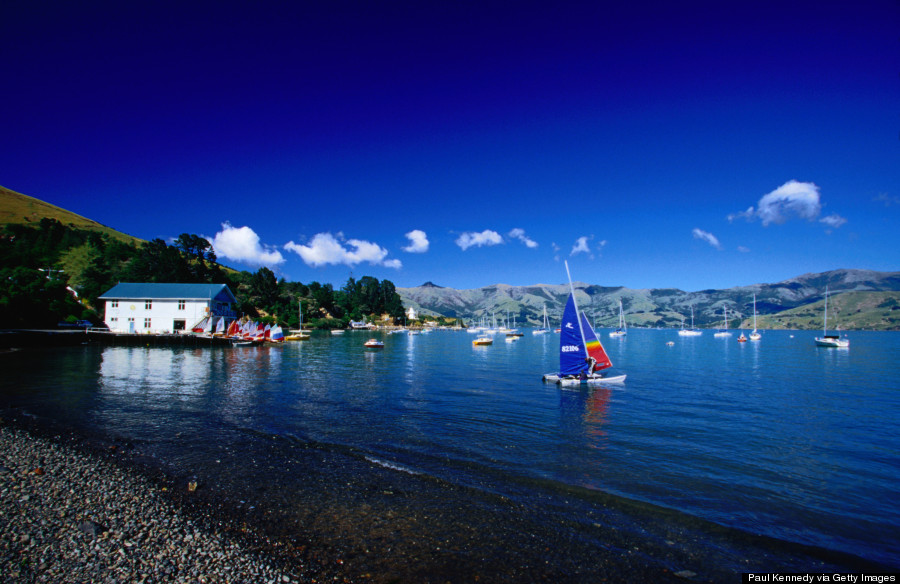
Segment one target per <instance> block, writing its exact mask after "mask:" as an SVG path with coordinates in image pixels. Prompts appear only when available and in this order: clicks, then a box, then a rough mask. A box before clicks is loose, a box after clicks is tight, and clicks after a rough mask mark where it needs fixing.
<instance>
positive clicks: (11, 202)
mask: <svg viewBox="0 0 900 584" xmlns="http://www.w3.org/2000/svg"><path fill="white" fill-rule="evenodd" d="M44 217H47V218H50V219H56V220H57V221H59V222H60V223H62V224H63V225H71V226H73V227H77V228H78V229H86V230H89V231H99V232H100V233H105V234H107V235H109V236H110V237H112V238H113V239H117V240H119V241H122V242H124V243H130V244H133V245H140V244H142V243H144V240H142V239H138V238H136V237H132V236H130V235H126V234H124V233H122V232H120V231H116V230H115V229H112V228H110V227H107V226H105V225H101V224H100V223H97V222H96V221H92V220H90V219H87V218H85V217H82V216H81V215H76V214H75V213H72V212H71V211H66V210H65V209H62V208H60V207H57V206H56V205H51V204H50V203H45V202H44V201H41V200H39V199H35V198H34V197H29V196H28V195H23V194H22V193H17V192H16V191H12V190H10V189H7V188H5V187H2V186H0V224H7V223H21V224H25V225H29V224H37V223H39V222H40V220H41V219H42V218H44Z"/></svg>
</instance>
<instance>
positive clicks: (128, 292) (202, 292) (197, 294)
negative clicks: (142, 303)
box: [100, 283, 237, 302]
mask: <svg viewBox="0 0 900 584" xmlns="http://www.w3.org/2000/svg"><path fill="white" fill-rule="evenodd" d="M122 298H129V299H131V298H133V299H138V300H143V299H147V300H151V299H154V298H171V299H177V300H209V299H212V300H218V301H219V302H236V301H237V300H236V299H235V297H234V294H232V293H231V290H229V289H228V286H227V285H225V284H137V283H122V284H116V285H115V286H113V287H112V288H110V289H109V290H108V291H107V292H106V293H105V294H103V295H102V296H100V299H101V300H118V299H122Z"/></svg>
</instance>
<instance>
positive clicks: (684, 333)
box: [678, 306, 703, 337]
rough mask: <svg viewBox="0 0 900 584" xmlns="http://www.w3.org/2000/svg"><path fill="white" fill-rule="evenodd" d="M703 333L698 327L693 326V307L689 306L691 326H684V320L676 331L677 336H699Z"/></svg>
mask: <svg viewBox="0 0 900 584" xmlns="http://www.w3.org/2000/svg"><path fill="white" fill-rule="evenodd" d="M702 334H703V331H701V330H700V329H696V328H694V307H693V306H691V328H689V329H686V328H684V321H682V323H681V330H680V331H678V336H681V337H699V336H700V335H702Z"/></svg>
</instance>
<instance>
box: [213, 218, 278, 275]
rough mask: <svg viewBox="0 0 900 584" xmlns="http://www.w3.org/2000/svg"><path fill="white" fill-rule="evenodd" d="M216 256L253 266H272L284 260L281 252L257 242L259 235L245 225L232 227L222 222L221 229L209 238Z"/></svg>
mask: <svg viewBox="0 0 900 584" xmlns="http://www.w3.org/2000/svg"><path fill="white" fill-rule="evenodd" d="M210 243H211V244H212V246H213V249H214V250H215V251H216V256H218V257H220V258H226V259H229V260H232V261H236V262H242V263H245V264H251V265H255V266H272V265H277V264H280V263H283V262H284V257H282V255H281V252H279V251H278V250H276V249H271V248H267V247H266V246H263V245H262V244H260V243H259V236H258V235H257V234H256V232H255V231H253V230H252V229H250V228H249V227H247V226H244V227H232V226H231V224H230V223H228V222H227V221H226V222H225V223H222V231H220V232H218V233H216V234H215V235H214V236H213V238H212V239H211V240H210Z"/></svg>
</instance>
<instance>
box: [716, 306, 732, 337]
mask: <svg viewBox="0 0 900 584" xmlns="http://www.w3.org/2000/svg"><path fill="white" fill-rule="evenodd" d="M722 311H723V313H724V315H725V328H724V329H722V330H719V331H716V332H715V334H713V336H714V337H730V336H731V331H730V330H728V307H727V306H723V307H722Z"/></svg>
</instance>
